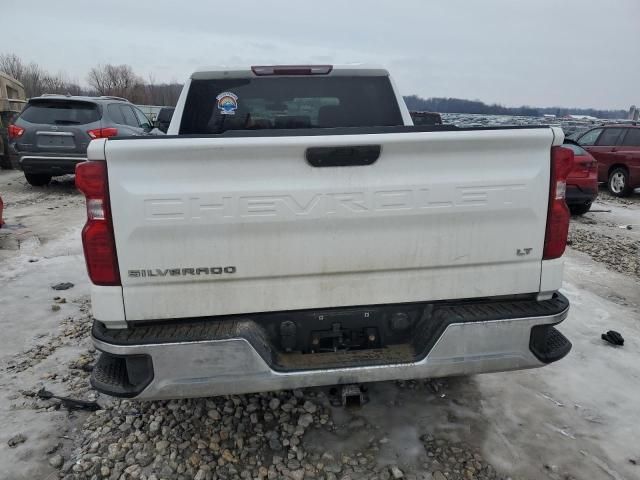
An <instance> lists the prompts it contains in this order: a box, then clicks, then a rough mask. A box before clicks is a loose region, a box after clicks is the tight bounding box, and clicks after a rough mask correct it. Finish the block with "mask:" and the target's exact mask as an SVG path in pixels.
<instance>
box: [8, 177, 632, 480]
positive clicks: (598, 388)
mask: <svg viewBox="0 0 640 480" xmlns="http://www.w3.org/2000/svg"><path fill="white" fill-rule="evenodd" d="M0 194H1V195H2V197H3V198H4V201H5V206H6V214H5V216H6V220H7V222H8V225H7V228H6V229H4V228H3V229H2V230H0V286H1V289H0V328H1V329H2V332H3V335H2V337H0V387H2V388H1V390H0V478H2V479H4V478H6V479H12V480H15V479H36V478H37V479H40V478H49V479H53V478H69V479H72V478H78V479H84V478H96V479H100V478H108V479H119V478H123V479H128V478H139V479H148V480H151V479H156V480H158V479H162V478H166V479H191V478H196V479H198V480H204V479H213V478H219V479H226V478H229V479H231V478H247V479H248V478H270V479H271V478H292V479H303V478H305V479H309V478H325V479H338V478H340V479H365V478H366V479H373V478H378V479H389V478H407V479H430V478H431V479H434V480H443V479H494V478H501V479H502V478H505V479H506V478H512V479H514V480H515V479H545V478H548V479H553V480H568V479H588V480H591V479H614V480H620V479H633V478H640V465H638V463H640V441H639V439H640V437H638V432H639V431H640V430H639V427H638V425H639V424H640V409H639V408H638V406H637V405H638V399H639V398H640V370H639V369H638V365H640V348H638V339H640V281H639V275H640V272H639V261H640V259H639V253H638V252H639V249H638V242H639V240H640V237H639V234H640V195H636V196H635V197H633V198H632V199H631V200H628V201H619V200H615V199H612V198H610V197H608V196H606V195H602V197H601V200H600V201H599V202H598V203H597V205H594V209H593V210H594V211H593V212H592V213H589V214H587V215H585V216H584V217H582V218H580V219H576V220H575V221H574V222H573V225H572V229H571V240H572V249H571V250H570V251H569V252H568V254H567V257H566V274H565V286H564V292H565V294H566V295H567V296H568V297H569V298H570V300H571V302H572V310H571V314H570V316H569V318H568V319H567V320H566V321H565V322H564V323H563V324H562V325H561V327H560V328H561V330H562V331H563V332H564V333H565V335H567V337H569V338H570V339H571V341H572V342H573V344H574V348H573V351H572V353H571V354H570V355H569V357H567V358H566V359H564V360H562V361H560V362H558V363H557V364H554V365H551V366H549V367H546V368H543V369H538V370H530V371H521V372H512V373H500V374H487V375H478V376H474V377H461V378H451V379H444V380H431V381H430V380H421V381H412V382H402V383H398V382H383V383H377V384H372V385H370V386H369V397H370V401H369V403H367V404H366V405H365V406H363V407H361V408H358V409H347V410H345V409H342V408H334V407H332V406H331V405H330V404H329V401H328V396H327V391H326V390H324V389H310V390H305V391H293V392H290V391H287V392H274V393H266V394H260V395H245V396H234V397H221V398H208V399H197V400H189V401H170V402H147V403H139V402H134V401H119V400H112V399H110V398H108V397H104V396H101V395H98V394H96V392H94V391H92V390H91V388H90V387H89V385H88V375H89V372H88V371H89V370H90V368H91V365H92V363H93V362H94V359H95V352H94V351H93V349H92V348H91V345H90V342H89V340H88V332H89V328H90V322H91V318H90V305H89V298H88V287H87V278H86V275H85V271H84V263H83V258H82V254H81V245H80V242H79V231H80V228H81V225H82V223H83V221H84V204H83V201H82V199H81V197H80V196H79V194H77V193H76V192H75V190H74V188H73V182H72V179H70V178H68V179H63V181H61V182H59V183H57V184H55V185H52V186H51V187H49V188H46V189H35V188H33V187H30V186H28V185H26V184H25V182H24V181H23V180H22V177H21V175H20V174H19V173H18V172H6V171H0ZM605 210H606V211H605ZM627 225H631V229H630V230H629V229H627V227H626V226H627ZM620 226H625V228H620ZM61 282H70V283H73V284H74V286H73V287H71V288H69V289H67V290H62V291H56V290H53V289H52V288H51V287H52V286H53V285H56V284H58V283H61ZM609 329H614V330H617V331H620V332H621V333H622V334H623V335H624V337H625V339H626V343H625V346H624V347H622V348H616V347H612V346H610V345H608V344H605V343H604V342H602V340H600V334H601V333H602V332H603V331H606V330H609ZM42 387H45V388H46V389H47V390H49V391H51V392H53V393H54V394H59V395H68V396H71V397H74V398H82V399H87V400H93V399H96V400H97V401H98V403H99V404H100V406H101V408H100V410H98V411H96V412H85V411H75V412H68V411H67V410H66V409H65V408H61V407H60V405H59V402H58V401H55V400H43V399H39V398H38V397H37V396H36V395H35V393H36V392H37V391H38V390H39V389H40V388H42Z"/></svg>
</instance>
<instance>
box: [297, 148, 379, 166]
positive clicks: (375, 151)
mask: <svg viewBox="0 0 640 480" xmlns="http://www.w3.org/2000/svg"><path fill="white" fill-rule="evenodd" d="M381 150H382V148H381V147H380V145H352V146H347V147H309V148H307V151H306V152H305V156H306V158H307V162H309V165H311V166H312V167H356V166H364V165H371V164H372V163H374V162H375V161H376V160H378V157H380V151H381Z"/></svg>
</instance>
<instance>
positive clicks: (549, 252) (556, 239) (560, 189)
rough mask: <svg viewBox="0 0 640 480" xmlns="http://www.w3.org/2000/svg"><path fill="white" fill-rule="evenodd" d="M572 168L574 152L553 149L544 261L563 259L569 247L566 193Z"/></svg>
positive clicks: (559, 148)
mask: <svg viewBox="0 0 640 480" xmlns="http://www.w3.org/2000/svg"><path fill="white" fill-rule="evenodd" d="M572 168H573V151H571V150H569V149H568V148H563V147H551V183H550V188H549V208H548V211H547V231H546V234H545V237H544V253H543V255H542V258H543V260H551V259H554V258H559V257H561V256H562V254H563V253H564V250H565V248H566V246H567V236H568V234H569V219H570V218H571V215H570V213H569V207H567V202H566V201H565V193H566V191H567V176H568V175H569V172H571V169H572Z"/></svg>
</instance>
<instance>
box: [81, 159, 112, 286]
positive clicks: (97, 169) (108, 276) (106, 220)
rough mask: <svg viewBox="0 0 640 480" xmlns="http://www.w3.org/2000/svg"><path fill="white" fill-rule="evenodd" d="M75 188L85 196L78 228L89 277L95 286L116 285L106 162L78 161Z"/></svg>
mask: <svg viewBox="0 0 640 480" xmlns="http://www.w3.org/2000/svg"><path fill="white" fill-rule="evenodd" d="M76 187H77V188H78V190H80V191H81V192H82V193H83V194H84V196H85V197H86V199H87V223H86V224H85V226H84V228H83V229H82V245H83V247H84V258H85V261H86V262H87V271H88V272H89V278H90V279H91V281H92V282H93V283H94V284H95V285H120V271H119V269H118V257H117V255H116V243H115V239H114V236H113V223H112V222H111V209H110V207H109V187H108V183H107V164H106V163H105V162H83V163H79V164H78V165H77V166H76Z"/></svg>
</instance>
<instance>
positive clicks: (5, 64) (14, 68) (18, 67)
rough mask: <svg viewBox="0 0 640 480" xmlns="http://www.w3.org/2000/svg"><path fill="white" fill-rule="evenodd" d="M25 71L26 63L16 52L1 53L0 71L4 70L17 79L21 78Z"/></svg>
mask: <svg viewBox="0 0 640 480" xmlns="http://www.w3.org/2000/svg"><path fill="white" fill-rule="evenodd" d="M24 71H25V64H24V63H23V62H22V60H21V59H20V57H18V56H17V55H16V54H15V53H3V54H1V55H0V72H4V73H6V74H7V75H10V76H12V77H13V78H15V79H17V80H20V78H22V76H23V74H24Z"/></svg>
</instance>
